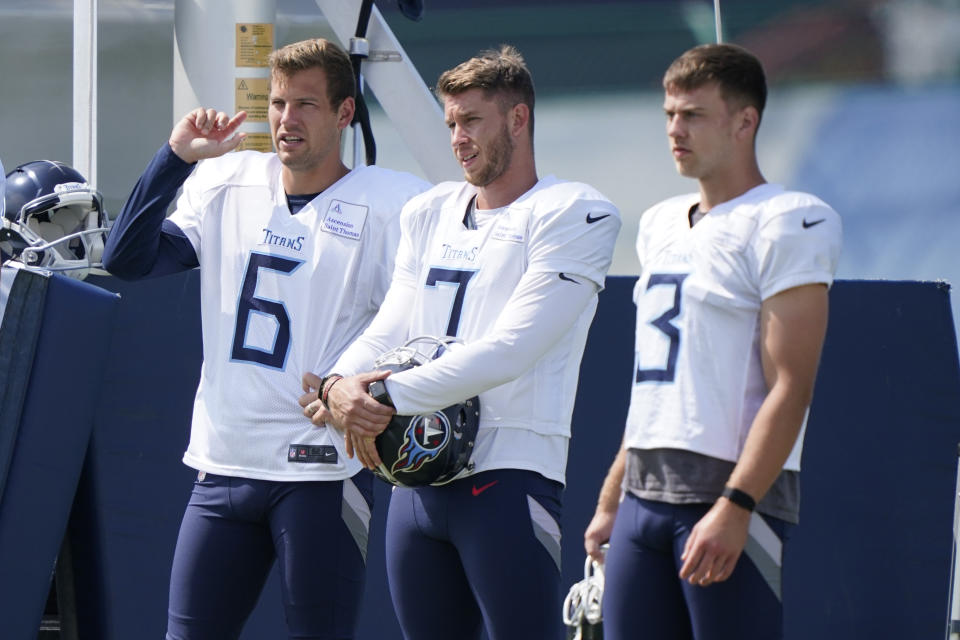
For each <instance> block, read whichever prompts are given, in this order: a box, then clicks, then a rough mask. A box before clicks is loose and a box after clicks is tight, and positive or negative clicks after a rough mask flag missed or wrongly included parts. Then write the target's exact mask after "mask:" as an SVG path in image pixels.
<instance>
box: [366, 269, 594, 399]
mask: <svg viewBox="0 0 960 640" xmlns="http://www.w3.org/2000/svg"><path fill="white" fill-rule="evenodd" d="M571 280H572V281H571ZM598 290H599V286H597V284H596V283H595V282H593V281H592V279H587V278H585V277H580V276H573V277H570V276H567V275H564V278H561V277H560V274H559V273H556V272H554V273H546V272H543V271H540V272H529V271H528V272H527V273H526V274H524V276H523V277H522V278H521V279H520V282H519V283H517V288H516V290H514V292H513V295H512V296H511V297H510V300H509V301H508V302H507V304H506V306H505V307H504V309H503V312H502V313H501V314H500V317H499V318H498V320H497V322H496V324H495V325H494V327H493V328H492V330H491V331H490V332H489V333H488V334H487V335H485V336H484V337H483V338H482V339H480V340H477V341H474V342H471V343H470V344H467V345H464V346H463V347H462V348H460V349H452V350H450V351H449V352H448V353H446V354H444V355H443V356H442V357H441V358H438V359H437V360H434V361H432V362H429V363H427V364H425V365H422V366H419V367H416V368H414V369H410V370H408V371H403V372H401V373H395V374H393V375H392V376H390V377H389V378H388V379H387V381H386V385H387V391H388V392H389V393H390V398H391V399H392V400H393V404H394V406H395V407H396V408H397V413H399V414H400V415H413V414H417V413H423V412H427V411H436V410H439V409H443V408H444V407H448V406H450V405H451V404H454V403H456V402H460V401H462V400H464V399H466V398H471V397H473V396H475V395H478V394H479V393H481V392H483V391H486V390H488V389H492V388H493V387H496V386H499V385H501V384H504V383H506V382H510V381H511V380H514V379H516V378H517V377H519V376H520V375H522V374H523V373H524V372H525V371H527V370H529V369H530V368H531V367H533V366H534V365H535V364H536V362H537V360H539V359H540V358H541V357H543V355H544V354H546V353H547V351H549V350H550V348H551V347H553V346H554V345H555V344H556V343H557V341H558V340H560V339H561V338H562V337H563V335H564V334H565V333H566V332H567V331H568V330H569V329H570V327H572V326H573V325H574V324H575V323H576V322H577V320H578V319H579V318H580V316H581V314H583V312H584V310H585V309H587V307H588V305H589V304H590V303H591V301H592V300H593V299H594V297H595V296H596V295H597V292H598ZM378 317H379V316H378ZM371 326H372V325H371Z"/></svg>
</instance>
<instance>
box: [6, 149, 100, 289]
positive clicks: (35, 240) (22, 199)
mask: <svg viewBox="0 0 960 640" xmlns="http://www.w3.org/2000/svg"><path fill="white" fill-rule="evenodd" d="M3 200H4V208H3V217H2V218H0V222H2V225H3V227H2V229H0V248H2V249H3V254H4V259H5V260H6V259H7V258H12V259H14V260H16V261H18V262H21V263H23V264H24V265H26V266H29V267H39V268H41V269H49V270H50V271H59V272H63V273H64V274H65V275H69V276H71V277H74V278H80V279H82V278H85V277H86V276H87V275H88V274H89V273H91V272H95V273H101V274H105V273H106V272H105V271H103V270H102V269H103V265H102V263H101V261H100V259H101V256H102V254H103V245H104V242H105V241H106V237H107V213H106V211H105V210H104V208H103V200H102V199H101V197H100V194H99V193H97V191H96V190H94V189H93V188H92V187H91V186H90V185H89V184H87V180H86V178H84V177H83V176H82V175H81V174H80V172H78V171H77V170H76V169H73V168H71V167H70V166H68V165H65V164H63V163H62V162H54V161H51V160H35V161H33V162H28V163H26V164H22V165H20V166H19V167H17V168H16V169H14V170H13V171H11V172H10V173H8V174H7V177H6V194H5V195H4V199H3Z"/></svg>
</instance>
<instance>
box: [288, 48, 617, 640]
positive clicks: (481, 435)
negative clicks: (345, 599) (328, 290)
mask: <svg viewBox="0 0 960 640" xmlns="http://www.w3.org/2000/svg"><path fill="white" fill-rule="evenodd" d="M437 95H438V96H439V97H440V98H441V100H442V101H443V103H444V114H445V118H446V122H447V126H448V127H449V129H450V136H451V145H452V148H453V152H454V155H455V156H456V158H457V160H458V161H459V163H460V165H461V167H462V168H463V172H464V176H465V178H466V182H456V183H454V182H449V183H444V184H440V185H438V186H436V187H435V188H433V189H431V190H430V191H427V192H426V193H424V194H421V195H419V196H417V197H415V198H413V199H412V200H411V201H410V202H409V203H408V204H407V206H406V207H405V208H404V211H403V215H402V219H401V224H402V233H401V240H400V248H399V250H398V253H397V266H396V270H395V272H394V277H393V280H392V282H391V284H390V290H389V291H388V293H387V296H386V298H385V300H384V303H383V306H382V307H381V309H380V311H379V313H378V314H377V316H376V318H375V319H374V321H373V322H372V323H371V325H370V327H369V328H368V330H367V331H365V332H364V334H363V335H362V336H361V337H360V339H359V340H358V341H357V342H355V343H354V344H353V345H351V347H350V348H349V349H348V350H347V351H346V353H345V354H344V355H343V356H342V357H341V358H340V359H339V360H338V361H337V363H336V364H335V365H334V366H333V367H332V368H330V369H327V370H326V371H322V373H325V374H327V375H325V377H324V378H323V379H322V381H321V379H320V378H318V377H316V376H313V375H307V376H305V377H304V380H305V384H306V385H307V386H308V387H309V388H312V389H317V388H319V391H320V395H321V398H320V399H319V400H318V399H317V394H316V393H309V394H307V395H305V396H304V397H303V398H301V402H302V403H303V404H304V405H305V406H306V409H305V411H306V412H307V414H308V415H313V419H314V422H316V423H322V422H323V421H324V420H326V419H330V420H331V421H332V422H333V423H334V424H336V425H337V426H339V427H341V428H343V429H345V430H346V431H347V433H348V434H349V438H350V441H351V444H352V446H353V448H354V450H355V451H356V453H357V455H358V456H359V458H360V459H361V460H362V461H363V462H364V464H365V465H366V466H367V467H370V468H373V467H375V466H376V465H377V463H378V462H380V460H379V456H378V455H377V452H376V448H375V444H374V442H375V441H374V437H375V436H376V435H377V434H378V433H380V432H381V431H382V430H383V429H384V427H385V426H386V425H387V423H388V421H389V420H390V418H391V416H392V415H393V413H394V409H393V408H392V407H390V406H387V405H385V404H381V403H380V402H377V401H376V400H374V399H373V398H372V397H370V395H369V394H368V387H370V386H371V383H372V382H375V381H378V380H383V379H384V378H385V376H386V373H384V372H370V371H369V369H370V368H371V366H372V363H373V361H374V359H375V358H376V357H377V356H378V355H380V354H381V353H382V352H384V351H387V350H388V349H391V348H393V347H396V346H398V345H401V344H403V343H404V342H406V341H407V340H408V339H410V338H413V337H416V336H420V335H431V336H455V337H457V338H459V339H461V340H462V341H463V343H464V345H463V347H462V348H459V349H451V350H450V351H449V352H448V353H445V354H443V355H441V356H440V357H438V358H436V359H434V360H431V361H429V362H426V363H424V364H422V365H421V366H417V367H414V368H411V369H409V370H405V371H400V372H397V373H393V374H391V375H390V376H389V377H387V378H386V379H385V380H383V382H384V386H385V389H386V396H387V397H385V398H383V400H384V401H386V402H389V403H391V404H392V405H393V407H395V408H396V413H398V414H400V415H416V414H420V413H428V412H434V411H437V410H441V409H443V408H445V407H448V406H450V405H451V404H454V403H457V402H461V401H464V400H465V399H469V398H472V397H473V396H479V399H480V424H479V430H478V434H477V440H476V447H475V450H474V453H473V456H472V459H471V465H472V467H468V468H467V469H465V470H464V472H463V474H462V476H461V477H460V478H459V479H454V480H453V481H451V482H449V483H447V484H444V485H442V486H431V485H428V486H422V487H416V488H403V487H398V488H397V489H395V490H394V492H393V494H392V498H391V500H390V508H389V512H388V515H387V533H386V538H387V541H388V542H387V576H388V579H389V584H390V592H391V596H392V598H393V602H394V605H395V608H396V611H397V615H398V618H399V621H400V626H401V628H402V629H403V633H404V635H405V637H407V638H411V639H414V638H415V639H416V640H431V639H434V638H435V639H437V640H441V639H442V640H449V639H450V638H474V637H477V636H478V634H479V633H480V631H481V629H482V628H484V627H485V628H486V630H487V633H488V635H489V636H490V637H491V638H557V637H560V636H561V635H562V628H561V621H560V617H559V615H558V612H559V611H560V602H561V597H560V567H559V560H560V511H561V493H562V488H563V483H564V481H565V468H566V462H567V446H568V443H569V439H570V420H571V414H572V412H573V400H574V396H575V393H576V387H577V377H578V373H579V367H580V359H581V356H582V354H583V347H584V343H585V341H586V337H587V330H588V329H589V326H590V323H591V321H592V319H593V314H594V311H595V308H596V304H597V294H598V292H599V291H600V289H601V288H602V287H603V283H604V277H605V275H606V272H607V269H608V268H609V266H610V261H611V256H612V254H613V247H614V242H615V240H616V237H617V232H618V231H619V229H620V215H619V212H618V211H617V209H616V207H614V206H613V204H611V203H610V202H609V201H608V200H607V199H606V198H605V197H604V196H603V195H601V194H600V193H599V192H597V191H596V190H595V189H593V188H592V187H590V186H588V185H585V184H581V183H575V182H564V181H561V180H558V179H556V178H554V177H552V176H551V177H545V178H538V177H537V171H536V166H535V162H534V152H533V107H534V90H533V83H532V80H531V77H530V73H529V71H528V70H527V67H526V65H525V63H524V61H523V58H522V57H521V56H520V54H519V53H518V52H517V51H516V50H515V49H513V48H512V47H507V46H505V47H502V48H501V49H500V50H499V51H486V52H483V53H482V54H480V55H479V56H477V57H474V58H471V59H470V60H467V61H466V62H464V63H462V64H461V65H459V66H457V67H456V68H454V69H451V70H449V71H447V72H445V73H443V74H442V75H441V76H440V79H439V81H438V83H437ZM334 373H336V374H342V375H347V376H348V377H345V378H342V379H340V378H338V377H336V376H333V375H331V374H334ZM349 374H353V375H349ZM324 399H325V400H326V403H327V405H329V411H328V410H327V409H326V408H324V407H323V406H322V402H323V400H324ZM318 409H319V410H318ZM315 410H316V412H315V413H314V411H315ZM425 597H427V601H426V602H425V601H424V598H425Z"/></svg>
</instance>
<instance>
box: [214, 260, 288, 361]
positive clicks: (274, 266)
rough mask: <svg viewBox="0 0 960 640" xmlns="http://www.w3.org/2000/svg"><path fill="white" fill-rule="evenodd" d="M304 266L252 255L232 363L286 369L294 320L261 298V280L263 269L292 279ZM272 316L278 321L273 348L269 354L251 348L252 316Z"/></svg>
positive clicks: (242, 289) (282, 308) (273, 302)
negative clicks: (249, 339) (258, 281)
mask: <svg viewBox="0 0 960 640" xmlns="http://www.w3.org/2000/svg"><path fill="white" fill-rule="evenodd" d="M301 264H303V262H301V261H298V260H290V259H288V258H281V257H278V256H270V255H266V254H264V253H251V254H250V262H249V263H247V273H246V275H245V276H244V278H243V286H241V287H240V299H239V300H238V301H237V325H236V329H235V330H234V333H233V349H232V350H231V354H230V356H231V360H233V361H239V362H251V363H254V364H260V365H263V366H265V367H270V368H272V369H280V370H282V369H283V368H284V366H285V365H286V361H287V353H288V352H289V351H290V316H289V315H287V308H286V307H285V306H284V305H283V303H282V302H279V301H276V300H267V299H266V298H258V297H257V296H256V295H255V294H256V292H257V280H258V279H259V277H260V270H261V269H270V270H272V271H279V272H280V273H282V274H284V275H289V274H291V273H293V271H294V270H296V268H297V267H299V266H300V265H301ZM252 314H253V315H257V314H259V315H263V316H272V317H273V318H274V319H275V320H276V333H275V334H274V336H273V347H272V349H270V350H269V351H268V350H266V349H258V348H257V347H252V346H248V345H247V331H248V329H249V324H250V317H251V315H252Z"/></svg>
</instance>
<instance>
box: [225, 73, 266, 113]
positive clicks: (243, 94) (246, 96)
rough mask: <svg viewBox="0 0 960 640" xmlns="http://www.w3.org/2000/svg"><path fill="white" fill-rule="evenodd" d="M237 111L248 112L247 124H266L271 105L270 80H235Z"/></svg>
mask: <svg viewBox="0 0 960 640" xmlns="http://www.w3.org/2000/svg"><path fill="white" fill-rule="evenodd" d="M234 87H235V89H236V98H237V99H236V106H237V109H236V110H237V111H246V112H247V122H266V121H267V107H268V106H269V104H270V100H269V97H270V79H269V78H235V79H234Z"/></svg>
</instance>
